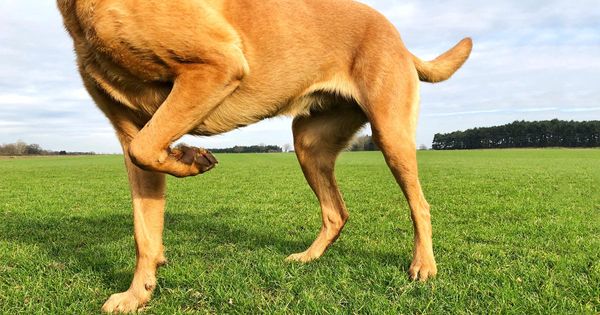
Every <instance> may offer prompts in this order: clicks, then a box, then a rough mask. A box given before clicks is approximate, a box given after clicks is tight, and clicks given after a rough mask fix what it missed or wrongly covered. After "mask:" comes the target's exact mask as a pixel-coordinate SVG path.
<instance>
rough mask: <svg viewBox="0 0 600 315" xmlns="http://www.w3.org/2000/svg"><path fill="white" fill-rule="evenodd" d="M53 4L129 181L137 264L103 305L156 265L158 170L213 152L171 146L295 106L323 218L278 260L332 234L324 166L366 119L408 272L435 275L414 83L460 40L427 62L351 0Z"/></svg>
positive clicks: (332, 206)
mask: <svg viewBox="0 0 600 315" xmlns="http://www.w3.org/2000/svg"><path fill="white" fill-rule="evenodd" d="M58 7H59V9H60V11H61V13H62V15H63V18H64V24H65V26H66V29H67V30H68V32H69V34H70V35H71V37H72V38H73V41H74V46H75V51H76V54H77V63H78V65H79V71H80V73H81V76H82V78H83V82H84V84H85V86H86V88H87V90H88V91H89V93H90V94H91V96H92V97H93V99H94V101H95V102H96V104H97V105H98V107H100V109H101V110H102V111H103V112H104V113H105V114H106V116H107V117H108V118H109V119H110V121H111V123H112V125H113V126H114V128H115V130H116V133H117V136H118V138H119V140H120V141H121V144H122V147H123V152H124V155H125V162H126V165H127V172H128V174H129V181H130V184H131V194H132V199H133V214H134V233H135V243H136V254H137V260H136V268H135V273H134V276H133V281H132V283H131V286H130V288H129V289H128V290H127V291H125V292H123V293H118V294H114V295H112V296H111V297H110V298H109V299H108V301H106V303H105V304H104V306H103V307H102V309H103V310H104V311H107V312H128V311H135V310H137V309H138V308H140V307H142V306H143V305H144V304H146V303H147V302H148V301H149V300H150V297H151V295H152V291H153V289H154V287H155V286H156V276H155V275H156V270H157V268H158V266H160V265H161V264H163V263H164V262H165V257H164V254H163V244H162V232H163V211H164V206H165V198H164V191H165V174H171V175H173V176H177V177H185V176H194V175H198V174H200V173H203V172H205V171H207V170H209V169H211V168H212V167H213V166H214V165H215V164H216V163H217V161H216V159H215V158H214V157H213V156H212V155H211V154H210V152H207V151H206V150H204V149H200V148H195V147H182V148H177V149H174V148H171V144H172V143H173V142H174V141H176V140H177V139H179V138H180V137H181V136H183V135H185V134H192V135H203V136H210V135H215V134H219V133H223V132H227V131H230V130H232V129H235V128H238V127H241V126H246V125H248V124H252V123H255V122H258V121H260V120H262V119H265V118H268V117H273V116H277V115H290V116H293V117H294V122H293V127H292V128H293V134H294V145H295V149H296V154H297V156H298V160H299V162H300V165H301V167H302V171H303V172H304V175H305V177H306V180H307V181H308V184H309V185H310V187H311V188H312V189H313V190H314V192H315V194H316V196H317V198H318V199H319V202H320V204H321V209H322V215H323V226H322V228H321V231H320V232H319V234H318V236H317V238H316V240H315V241H314V242H313V243H312V245H311V246H310V247H309V248H308V249H307V250H306V251H304V252H301V253H297V254H293V255H291V256H289V257H288V259H289V260H293V261H301V262H307V261H310V260H313V259H317V258H319V257H320V256H321V255H323V252H324V251H325V250H326V248H327V247H328V246H329V245H331V244H332V242H334V241H335V239H336V238H337V237H338V236H339V233H340V231H341V229H342V227H343V226H344V223H345V222H346V220H347V218H348V212H347V211H346V207H345V205H344V201H343V200H342V197H341V195H340V192H339V190H338V187H337V185H336V181H335V177H334V163H335V160H336V157H337V155H338V154H339V152H340V151H341V150H342V149H343V148H344V147H345V146H346V145H347V144H348V142H349V140H350V139H351V138H352V136H353V135H354V134H355V132H356V131H357V130H358V129H360V128H361V127H362V126H363V125H365V123H367V122H370V123H371V128H372V131H373V135H374V138H375V140H376V141H377V144H378V145H379V147H380V148H381V150H382V151H383V154H384V155H385V158H386V161H387V164H388V166H389V167H390V169H391V171H392V172H393V174H394V176H395V178H396V180H397V182H398V183H399V185H400V187H401V188H402V190H403V192H404V195H405V196H406V198H407V200H408V203H409V205H410V209H411V214H412V220H413V222H414V231H415V236H414V242H415V244H414V260H413V262H412V264H411V266H410V270H409V273H410V277H411V278H413V279H420V280H425V279H427V278H428V277H431V276H434V275H435V274H436V272H437V269H436V264H435V259H434V257H433V249H432V240H431V223H430V215H429V205H428V204H427V201H426V200H425V198H424V196H423V193H422V191H421V186H420V184H419V179H418V173H417V161H416V152H415V151H416V150H415V128H416V125H417V112H418V109H419V80H421V81H426V82H438V81H443V80H446V79H448V78H449V77H450V76H451V75H452V74H453V73H454V72H455V71H456V70H457V69H458V68H460V67H461V65H462V64H463V63H464V62H465V61H466V59H467V58H468V56H469V54H470V52H471V47H472V43H471V40H470V39H468V38H467V39H464V40H462V41H461V42H460V43H458V44H457V45H456V46H455V47H454V48H452V49H451V50H449V51H448V52H446V53H444V54H443V55H441V56H440V57H438V58H437V59H435V60H433V61H431V62H425V61H422V60H420V59H419V58H417V57H415V56H414V55H412V54H411V53H410V52H409V51H408V50H407V49H406V47H404V44H403V43H402V40H401V39H400V35H399V34H398V32H397V31H396V29H395V28H394V26H393V25H392V24H391V23H390V22H389V21H388V20H387V19H386V18H385V17H383V16H382V15H381V14H379V13H377V12H376V11H374V10H373V9H371V8H369V7H368V6H366V5H363V4H361V3H358V2H354V1H351V0H173V1H163V0H144V1H136V0H58Z"/></svg>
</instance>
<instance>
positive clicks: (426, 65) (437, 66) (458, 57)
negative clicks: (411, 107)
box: [413, 37, 473, 83]
mask: <svg viewBox="0 0 600 315" xmlns="http://www.w3.org/2000/svg"><path fill="white" fill-rule="evenodd" d="M472 48H473V41H472V40H471V39H470V38H468V37H467V38H465V39H463V40H461V41H460V42H459V43H458V44H456V46H454V47H452V48H451V49H450V50H448V51H447V52H445V53H443V54H442V55H440V56H439V57H437V58H435V59H434V60H432V61H423V60H421V59H419V58H417V57H416V56H414V55H413V62H414V64H415V68H417V72H418V73H419V79H420V80H421V81H424V82H430V83H435V82H441V81H445V80H448V79H449V78H450V77H451V76H452V75H453V74H454V72H456V70H458V69H459V68H460V67H461V66H462V65H463V64H464V63H465V61H467V58H469V55H470V54H471V49H472Z"/></svg>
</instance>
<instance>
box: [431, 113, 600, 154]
mask: <svg viewBox="0 0 600 315" xmlns="http://www.w3.org/2000/svg"><path fill="white" fill-rule="evenodd" d="M544 147H588V148H589V147H600V121H598V120H594V121H564V120H558V119H553V120H544V121H515V122H513V123H510V124H507V125H502V126H495V127H487V128H473V129H467V130H465V131H454V132H451V133H445V134H441V133H438V134H436V135H435V136H434V137H433V144H432V148H433V149H434V150H462V149H491V148H544Z"/></svg>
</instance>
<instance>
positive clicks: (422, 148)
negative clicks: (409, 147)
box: [419, 144, 427, 151]
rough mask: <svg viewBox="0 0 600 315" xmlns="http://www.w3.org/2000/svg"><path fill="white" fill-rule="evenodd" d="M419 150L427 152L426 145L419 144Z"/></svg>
mask: <svg viewBox="0 0 600 315" xmlns="http://www.w3.org/2000/svg"><path fill="white" fill-rule="evenodd" d="M419 150H421V151H425V150H427V145H425V144H420V145H419Z"/></svg>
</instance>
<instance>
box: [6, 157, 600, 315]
mask: <svg viewBox="0 0 600 315" xmlns="http://www.w3.org/2000/svg"><path fill="white" fill-rule="evenodd" d="M217 157H218V158H219V160H220V162H221V163H220V164H219V166H218V167H217V168H216V169H215V170H213V171H211V172H209V173H207V174H205V175H201V176H198V177H195V178H187V179H175V178H169V187H168V194H167V198H168V202H167V215H166V229H165V246H166V254H167V258H168V259H169V264H168V265H167V266H166V267H165V268H162V269H161V270H160V271H159V276H158V281H159V284H158V287H157V290H156V291H155V295H154V299H153V300H152V301H151V302H150V304H149V305H148V307H147V308H146V309H145V312H146V313H148V314H174V313H196V312H197V313H217V314H222V313H239V314H256V313H276V314H283V313H301V314H302V313H304V314H335V313H365V314H376V313H388V314H400V313H404V314H410V313H423V314H448V313H467V314H468V313H478V314H481V313H507V314H508V313H510V314H524V313H538V314H560V313H563V314H579V313H583V314H598V313H599V312H600V167H599V165H600V150H560V149H548V150H489V151H462V152H459V151H451V152H438V151H436V152H433V151H425V152H419V161H420V170H421V181H422V184H423V187H424V190H425V195H426V196H427V198H428V200H429V202H430V203H431V205H432V219H433V228H434V250H435V253H436V259H437V261H438V268H439V274H438V277H437V278H436V279H434V280H432V281H429V282H426V283H419V282H411V281H409V280H408V278H407V275H406V272H407V270H408V267H409V264H410V260H411V249H412V225H411V223H410V216H409V211H408V207H407V205H406V202H405V201H404V197H403V196H402V194H401V192H400V190H399V189H398V186H397V185H396V183H395V182H394V180H393V178H392V176H391V173H390V172H389V170H388V169H387V167H386V165H385V162H384V161H383V158H382V157H381V154H379V153H377V152H370V153H344V154H343V155H342V156H341V158H340V160H339V162H338V167H337V170H336V173H337V177H338V181H339V184H340V187H341V190H342V193H343V194H344V197H345V200H346V203H347V205H348V208H349V211H350V220H349V222H348V224H347V225H346V228H345V230H344V231H343V233H342V236H341V237H340V239H339V240H338V241H337V243H335V245H334V246H332V247H331V248H330V250H329V251H328V252H327V253H326V254H325V255H324V256H323V257H322V258H321V259H320V260H318V261H316V262H313V263H310V264H306V265H303V264H298V263H286V262H284V258H285V257H286V256H287V255H288V254H290V253H293V252H298V251H302V250H304V249H305V248H306V247H307V246H308V245H310V243H311V242H312V240H313V239H314V237H315V236H316V233H317V231H318V229H319V226H320V211H319V208H318V204H317V202H316V199H315V197H314V196H313V193H312V191H311V190H310V188H309V187H308V185H307V184H306V183H305V181H304V177H303V176H302V173H301V171H300V168H299V166H298V164H297V162H296V160H295V156H294V155H293V154H262V155H259V154H256V155H254V154H248V155H244V154H240V155H231V154H220V155H217ZM134 255H135V253H134V242H133V236H132V215H131V210H130V200H129V190H128V186H127V179H126V175H125V172H124V166H123V162H122V157H121V156H89V157H46V158H25V159H1V160H0V313H6V314H15V313H27V314H29V313H38V314H89V313H96V312H98V310H99V309H100V307H101V305H102V304H103V303H104V301H105V299H106V298H107V297H108V296H109V295H110V294H111V293H115V292H117V291H123V290H125V289H127V287H128V286H129V281H130V280H131V276H132V271H133V266H134Z"/></svg>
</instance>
